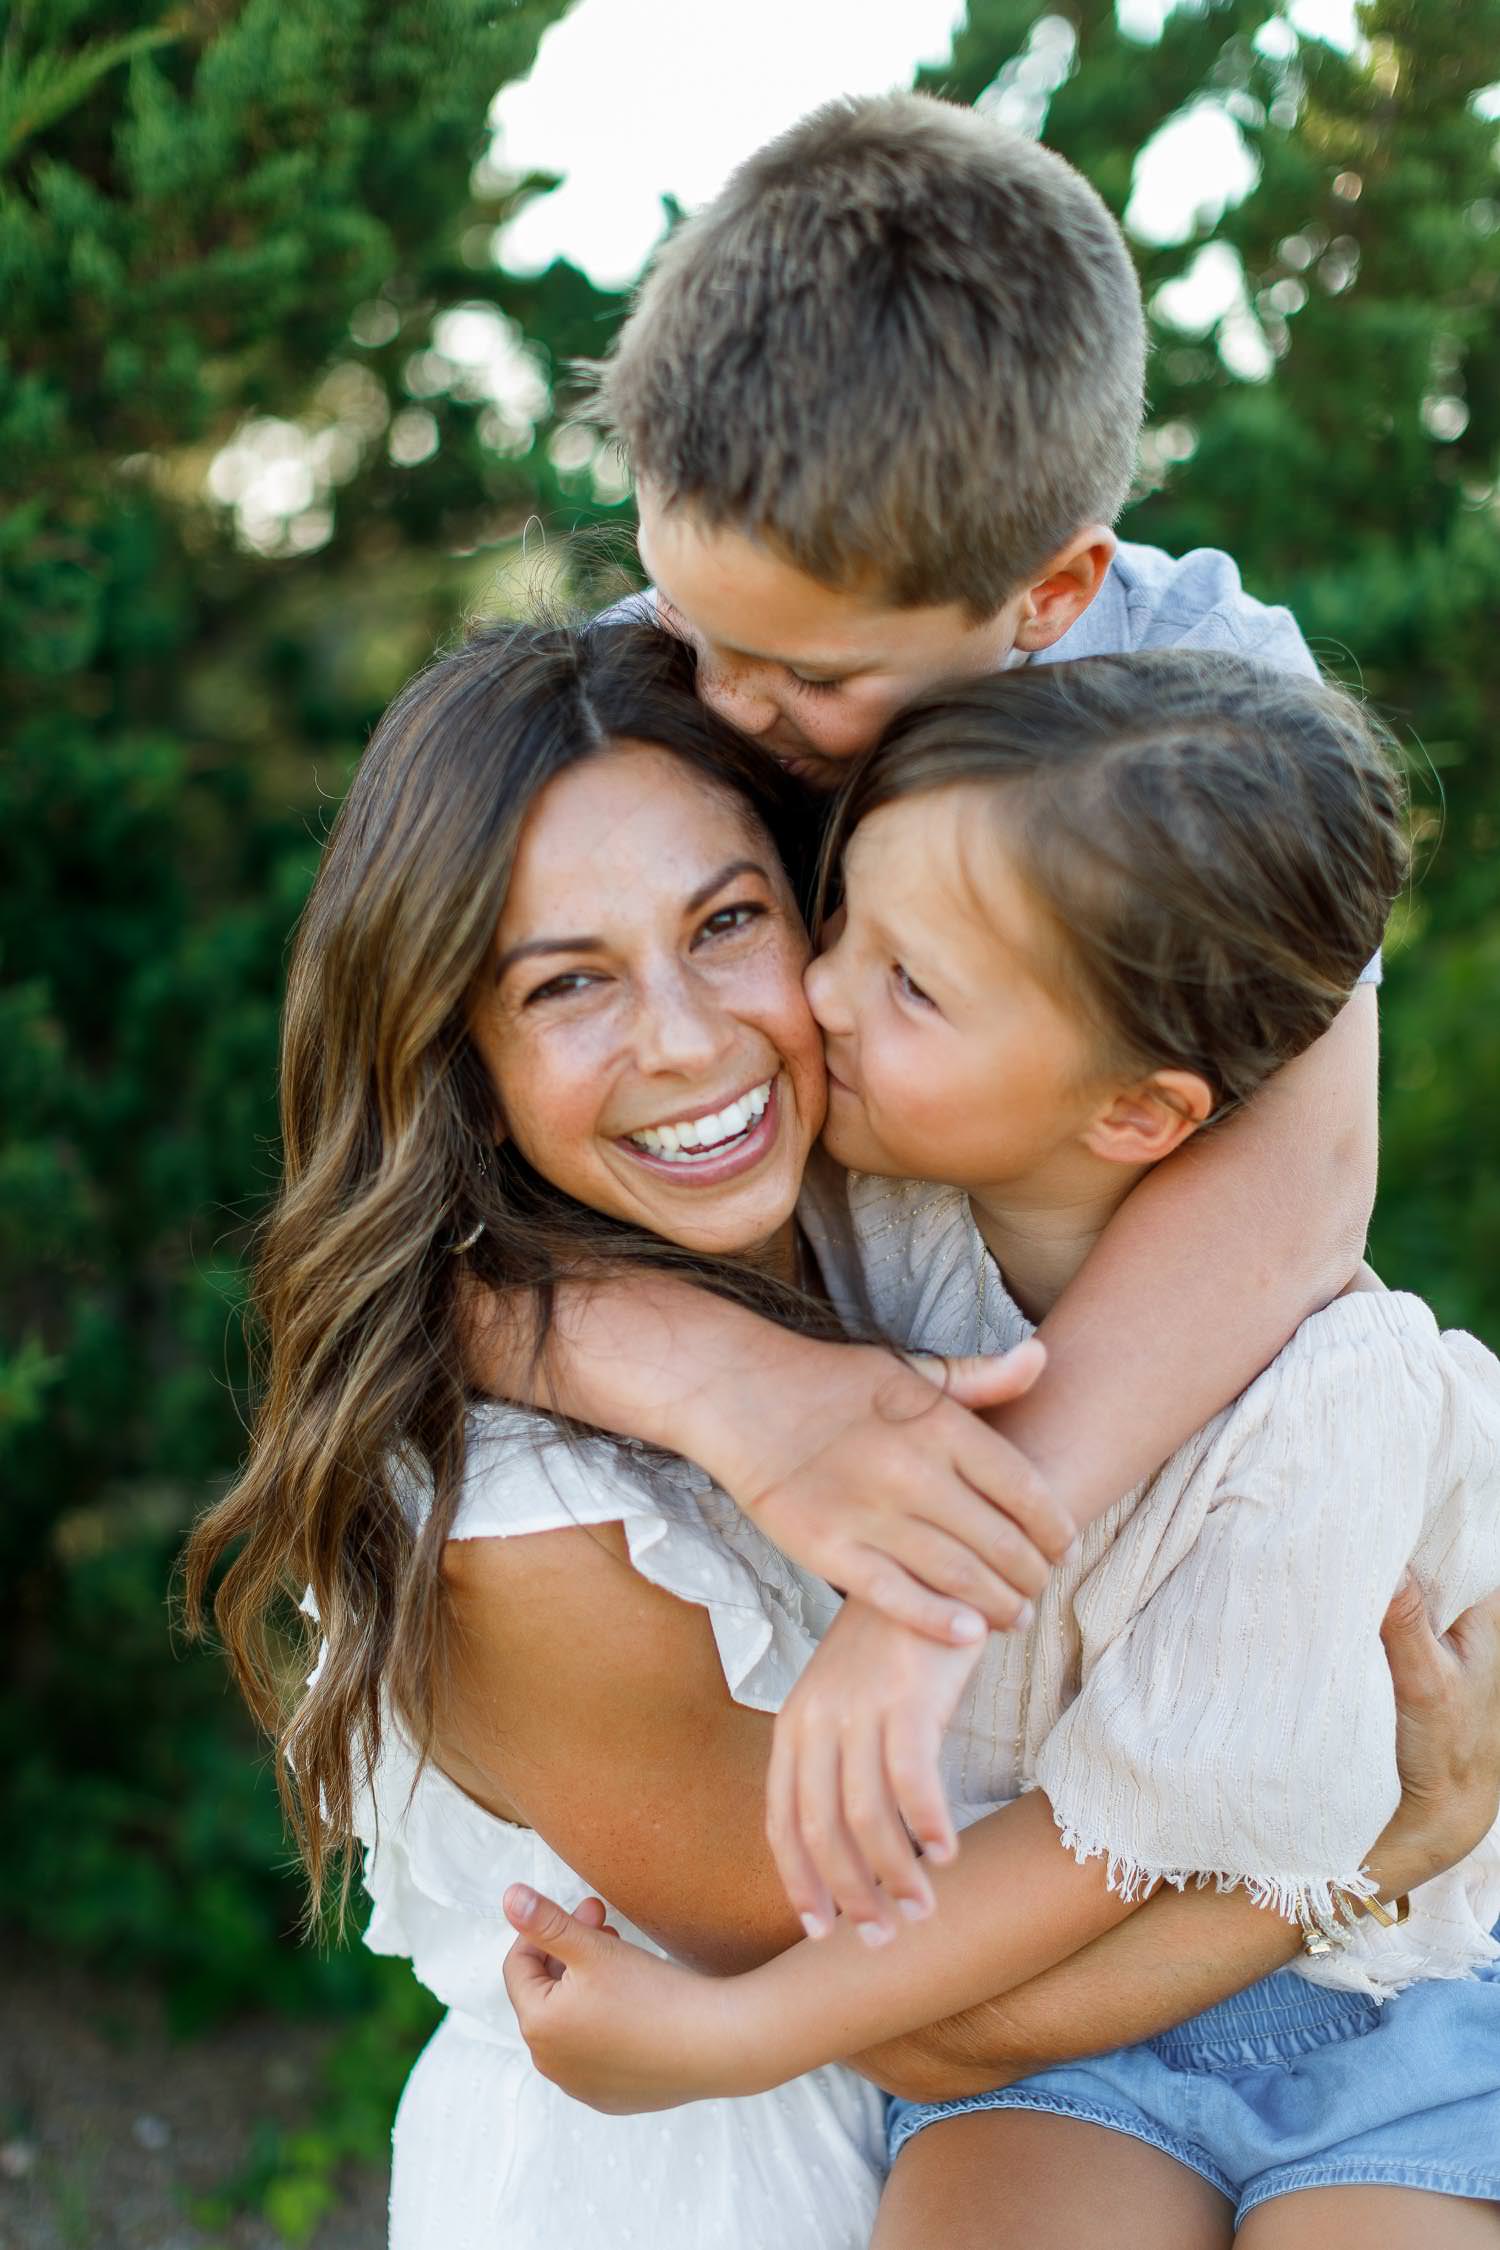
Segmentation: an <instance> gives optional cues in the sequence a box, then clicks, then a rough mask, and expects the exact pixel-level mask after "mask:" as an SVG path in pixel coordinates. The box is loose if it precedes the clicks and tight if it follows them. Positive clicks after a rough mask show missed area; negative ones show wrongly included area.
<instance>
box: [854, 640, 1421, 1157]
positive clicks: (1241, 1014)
mask: <svg viewBox="0 0 1500 2250" xmlns="http://www.w3.org/2000/svg"><path fill="white" fill-rule="evenodd" d="M973 784H979V785H980V786H982V787H984V788H993V789H994V790H995V791H996V792H997V808H999V809H1001V810H1002V815H1003V818H1004V822H1005V836H1006V840H1007V841H1008V842H1009V843H1011V844H1013V845H1014V846H1015V848H1016V849H1017V852H1018V855H1019V859H1020V864H1021V872H1022V874H1023V875H1024V877H1025V878H1026V880H1027V882H1028V883H1029V885H1030V887H1031V889H1032V891H1033V893H1034V894H1035V896H1036V897H1037V899H1038V900H1039V901H1040V903H1041V904H1042V906H1043V907H1044V908H1045V909H1046V910H1047V911H1048V913H1049V915H1050V917H1051V920H1052V922H1053V924H1054V926H1055V928H1056V930H1057V932H1058V936H1059V948H1058V950H1059V954H1060V956H1061V971H1062V974H1063V975H1064V976H1065V977H1066V978H1067V980H1068V984H1069V987H1070V990H1071V992H1072V994H1073V996H1074V997H1075V998H1076V999H1077V1000H1078V1001H1079V1002H1080V1003H1081V1005H1082V1006H1083V1007H1084V1008H1085V1009H1086V1010H1087V1012H1088V1015H1089V1017H1090V1018H1091V1019H1092V1021H1093V1023H1094V1024H1095V1026H1096V1027H1097V1029H1098V1031H1099V1033H1100V1035H1101V1038H1102V1040H1103V1042H1104V1044H1105V1047H1106V1050H1107V1051H1108V1052H1109V1053H1111V1054H1112V1055H1114V1056H1116V1057H1118V1059H1119V1060H1120V1062H1121V1063H1122V1064H1125V1065H1127V1066H1130V1067H1134V1068H1139V1069H1145V1070H1150V1069H1163V1068H1177V1069H1183V1070H1191V1071H1194V1072H1196V1073H1197V1074H1198V1076H1200V1077H1201V1078H1203V1079H1205V1080H1206V1081H1207V1083H1208V1085H1209V1087H1210V1089H1211V1090H1212V1092H1213V1094H1214V1097H1215V1102H1216V1105H1217V1114H1220V1115H1222V1114H1223V1113H1224V1112H1225V1111H1227V1110H1228V1109H1229V1108H1231V1107H1233V1105H1234V1104H1235V1103H1237V1102H1241V1101H1244V1100H1246V1099H1247V1098H1248V1097H1249V1096H1250V1095H1251V1094H1253V1093H1254V1092H1255V1090H1256V1088H1257V1087H1258V1086H1260V1085H1261V1084H1263V1082H1264V1081H1265V1080H1266V1079H1267V1078H1268V1077H1269V1076H1270V1075H1271V1073H1272V1072H1273V1071H1274V1070H1277V1069H1279V1068H1280V1067H1281V1065H1282V1064H1283V1063H1287V1062H1290V1061H1291V1060H1292V1059H1293V1057H1294V1056H1296V1055H1299V1054H1301V1053H1302V1051H1303V1049H1304V1048H1307V1047H1310V1046H1311V1045H1312V1043H1313V1041H1314V1040H1315V1039H1316V1038H1318V1037H1319V1035H1320V1034H1321V1033H1322V1032H1324V1031H1326V1030H1327V1028H1328V1026H1329V1025H1330V1024H1331V1023H1332V1021H1333V1019H1334V1017H1335V1016H1336V1015H1337V1014H1338V1012H1339V1010H1340V1008H1342V1007H1343V1005H1344V1003H1345V1001H1346V1000H1347V999H1348V998H1349V995H1350V993H1351V992H1352V991H1353V989H1354V986H1355V984H1356V982H1357V981H1358V979H1359V975H1360V972H1361V970H1362V969H1363V968H1364V967H1365V965H1366V963H1367V962H1368V961H1369V960H1370V958H1371V956H1372V955H1373V954H1374V953H1375V952H1376V951H1377V950H1378V949H1379V946H1380V941H1381V936H1382V933H1383V932H1384V929H1385V925H1386V920H1387V918H1388V916H1389V914H1390V910H1391V907H1392V904H1393V903H1394V901H1395V899H1396V898H1397V897H1398V896H1399V894H1400V891H1401V888H1402V885H1403V883H1404V882H1405V880H1406V875H1407V866H1408V854H1407V842H1406V832H1405V825H1404V819H1403V809H1404V794H1403V790H1402V787H1401V781H1400V777H1399V773H1398V770H1397V766H1396V762H1395V758H1394V755H1393V752H1392V747H1391V744H1390V741H1389V738H1388V737H1387V736H1386V735H1385V734H1383V732H1382V731H1381V729H1380V727H1379V726H1378V724H1377V723H1376V722H1375V721H1374V719H1373V718H1372V717H1371V716H1370V715H1369V714H1368V713H1367V712H1365V711H1363V710H1362V709H1361V707H1360V706H1359V705H1358V704H1357V703H1356V702H1355V701H1354V699H1353V698H1352V697H1351V696H1349V695H1346V694H1345V693H1343V691H1342V690H1340V689H1337V688H1333V687H1329V686H1327V685H1325V684H1323V683H1321V682H1319V681H1316V680H1307V679H1300V678H1297V677H1295V676H1294V675H1292V674H1289V673H1283V672H1273V671H1270V670H1268V669H1267V668H1266V667H1265V666H1262V665H1258V664H1254V663H1250V662H1248V661H1247V660H1246V659H1244V658H1242V657H1237V656H1230V655H1218V654H1213V653H1210V652H1208V651H1203V650H1191V649H1158V650H1149V651H1139V652H1137V653H1135V654H1132V655H1114V656H1091V657H1082V658H1080V659H1078V660H1077V661H1076V662H1074V663H1070V664H1069V663H1064V664H1031V665H1026V666H1024V667H1018V668H1017V669H1016V670H1014V671H1010V672H1002V673H997V674H994V675H993V676H991V677H987V678H983V679H977V680H970V681H964V682H960V683H958V684H956V685H954V686H949V687H944V688H935V689H933V690H932V691H931V692H930V693H929V694H926V695H923V696H922V697H920V698H919V699H918V700H917V701H915V702H913V703H911V704H908V705H907V706H906V708H905V709H904V710H902V711H900V712H898V714H897V715H896V717H895V718H894V719H893V720H892V721H891V723H890V725H889V726H888V727H887V729H886V731H885V733H884V734H883V736H882V737H881V739H880V741H879V743H878V744H877V745H876V747H875V749H874V750H873V751H872V752H871V754H870V757H869V758H868V759H867V760H866V761H865V763H864V764H863V765H862V766H861V767H859V768H858V769H857V771H856V772H855V774H854V775H853V776H852V778H851V779H850V781H849V782H848V783H846V785H845V787H844V790H843V792H842V794H841V795H840V797H839V799H838V801H837V803H836V805H835V808H834V812H833V816H832V820H831V824H830V827H829V831H828V835H827V837H826V839H825V844H824V857H823V867H822V872H821V878H820V890H821V892H822V894H823V896H824V898H825V899H826V898H827V897H828V896H829V895H830V893H831V890H832V887H833V885H834V884H835V883H836V881H837V876H838V865H839V861H840V858H841V855H842V852H843V849H844V846H845V845H846V844H847V842H848V840H849V837H850V835H851V834H852V832H853V830H854V829H855V828H856V827H857V826H858V824H859V822H860V821H861V820H863V819H864V818H865V817H866V815H867V814H869V813H872V812H874V811H875V810H876V809H877V808H878V807H879V806H881V805H884V804H889V803H890V802H891V801H892V800H893V799H895V798H899V797H908V796H915V795H917V794H919V793H922V792H925V791H927V790H932V789H942V788H949V787H953V786H958V785H973Z"/></svg>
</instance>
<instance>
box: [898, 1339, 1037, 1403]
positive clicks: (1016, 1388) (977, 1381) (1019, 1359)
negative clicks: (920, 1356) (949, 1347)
mask: <svg viewBox="0 0 1500 2250" xmlns="http://www.w3.org/2000/svg"><path fill="white" fill-rule="evenodd" d="M938 1364H939V1365H940V1366H944V1367H945V1370H946V1381H945V1382H943V1388H944V1389H945V1390H946V1391H947V1394H948V1396H949V1398H951V1399H953V1400H954V1401H955V1403H956V1404H957V1405H959V1406H967V1407H969V1408H971V1409H972V1410H973V1411H974V1412H975V1413H980V1412H982V1411H983V1409H984V1408H985V1407H987V1406H1005V1405H1008V1404H1009V1402H1010V1400H1011V1399H1013V1398H1021V1397H1023V1396H1024V1395H1025V1393H1026V1392H1027V1391H1029V1390H1030V1389H1031V1387H1032V1385H1033V1383H1035V1381H1036V1379H1037V1377H1038V1376H1039V1375H1040V1374H1041V1372H1042V1370H1043V1368H1044V1367H1045V1366H1046V1364H1047V1347H1046V1345H1045V1344H1044V1343H1043V1342H1042V1340H1041V1338H1040V1336H1028V1337H1027V1339H1026V1341H1025V1343H1024V1344H1017V1345H1016V1347H1015V1349H1014V1350H1013V1351H1008V1352H999V1353H995V1352H982V1353H979V1354H976V1355H975V1357H973V1358H971V1359H950V1360H948V1361H946V1362H942V1361H940V1362H939V1363H938ZM923 1373H924V1374H925V1373H926V1369H925V1367H924V1368H923ZM933 1379H934V1380H935V1381H942V1378H941V1377H934V1378H933Z"/></svg>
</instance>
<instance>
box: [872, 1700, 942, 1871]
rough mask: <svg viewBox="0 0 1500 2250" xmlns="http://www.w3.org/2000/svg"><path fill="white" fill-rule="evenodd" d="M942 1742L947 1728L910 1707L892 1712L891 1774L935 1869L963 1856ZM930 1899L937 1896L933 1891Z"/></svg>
mask: <svg viewBox="0 0 1500 2250" xmlns="http://www.w3.org/2000/svg"><path fill="white" fill-rule="evenodd" d="M942 1740H943V1730H942V1728H941V1727H940V1726H938V1725H937V1724H935V1723H934V1721H933V1720H932V1719H931V1718H929V1717H927V1716H925V1715H924V1714H922V1713H921V1712H919V1711H916V1710H913V1709H912V1708H911V1706H910V1705H909V1704H908V1705H905V1706H903V1707H901V1708H899V1709H897V1710H894V1711H892V1712H891V1713H890V1715H889V1716H888V1718H887V1720H886V1726H885V1770H886V1772H887V1774H888V1775H889V1777H890V1783H891V1787H892V1788H893V1789H894V1791H895V1793H896V1803H897V1805H898V1807H899V1808H900V1812H901V1817H902V1819H903V1820H904V1822H905V1824H906V1826H907V1827H908V1828H909V1829H910V1831H911V1833H912V1835H913V1836H915V1837H916V1839H917V1842H918V1843H919V1844H920V1846H921V1847H922V1852H923V1856H924V1857H925V1858H926V1859H928V1860H930V1861H931V1863H932V1865H933V1866H934V1867H942V1866H945V1865H946V1864H947V1862H948V1861H949V1860H951V1859H953V1858H954V1857H955V1856H956V1855H957V1852H958V1836H957V1834H956V1832H955V1830H954V1826H953V1815H952V1813H951V1812H950V1810H949V1808H948V1794H947V1791H946V1790H945V1789H944V1787H943V1780H942V1772H941V1769H940V1767H939V1765H938V1758H939V1754H940V1752H941V1749H942ZM924 1883H925V1877H924ZM927 1895H928V1896H929V1897H930V1896H931V1891H930V1888H929V1889H928V1894H927Z"/></svg>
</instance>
